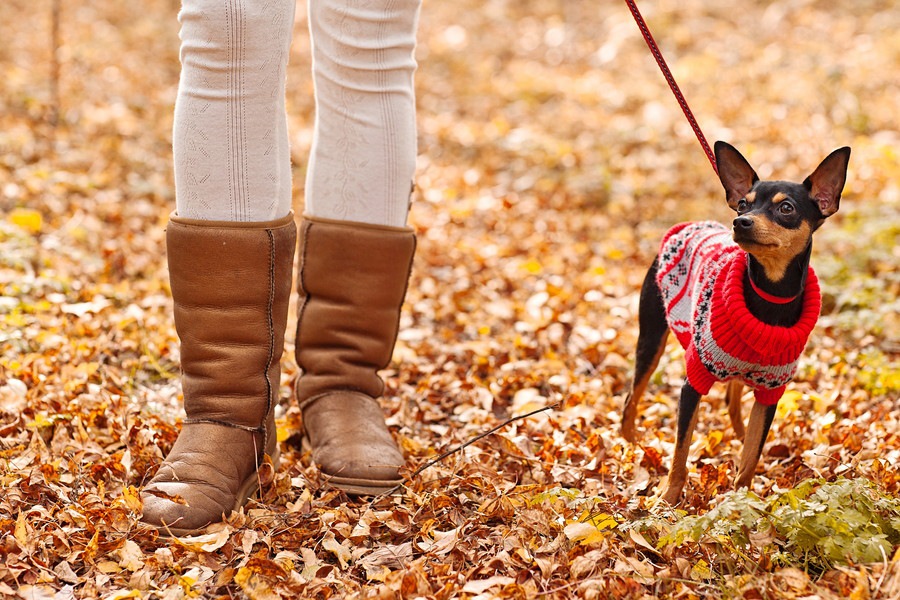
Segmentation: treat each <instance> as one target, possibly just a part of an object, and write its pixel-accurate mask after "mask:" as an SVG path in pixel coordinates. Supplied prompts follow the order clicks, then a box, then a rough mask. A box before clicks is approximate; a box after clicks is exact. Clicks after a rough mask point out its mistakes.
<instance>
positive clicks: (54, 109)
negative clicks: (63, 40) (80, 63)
mask: <svg viewBox="0 0 900 600" xmlns="http://www.w3.org/2000/svg"><path fill="white" fill-rule="evenodd" d="M59 28H60V0H53V3H52V5H51V8H50V46H51V48H50V125H51V126H52V127H53V129H54V135H55V129H56V125H57V124H58V123H59V113H60V97H59V71H60V69H59V45H60V39H59Z"/></svg>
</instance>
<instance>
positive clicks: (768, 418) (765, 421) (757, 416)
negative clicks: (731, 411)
mask: <svg viewBox="0 0 900 600" xmlns="http://www.w3.org/2000/svg"><path fill="white" fill-rule="evenodd" d="M777 406H778V405H777V404H770V405H765V404H760V403H759V402H754V403H753V408H752V409H750V420H749V422H748V423H747V436H746V437H745V438H744V450H743V452H742V453H741V467H740V469H739V470H738V476H737V482H736V483H735V484H734V487H735V489H740V488H742V487H746V488H749V487H750V482H751V481H752V480H753V474H754V473H755V472H756V465H757V464H758V463H759V456H760V454H762V449H763V444H765V443H766V436H767V435H769V428H770V427H771V426H772V419H774V418H775V409H776V407H777Z"/></svg>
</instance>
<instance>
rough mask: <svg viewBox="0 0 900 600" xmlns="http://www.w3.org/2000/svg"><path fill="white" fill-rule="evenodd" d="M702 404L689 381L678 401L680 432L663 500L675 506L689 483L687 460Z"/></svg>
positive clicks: (682, 389) (698, 393)
mask: <svg viewBox="0 0 900 600" xmlns="http://www.w3.org/2000/svg"><path fill="white" fill-rule="evenodd" d="M699 403H700V392H698V391H697V390H695V389H694V388H693V387H691V384H689V383H688V382H687V381H685V382H684V387H682V388H681V398H679V400H678V431H677V433H676V436H677V437H676V439H675V454H674V455H673V456H672V467H671V468H670V469H669V481H668V483H667V484H666V491H665V492H663V496H662V497H663V500H665V501H666V502H668V503H669V504H672V505H674V504H675V503H677V502H678V499H679V498H680V497H681V490H682V489H684V484H685V483H686V482H687V459H688V451H690V449H691V438H692V437H693V436H694V428H695V427H696V426H697V417H698V415H699V413H698V412H697V405H698V404H699Z"/></svg>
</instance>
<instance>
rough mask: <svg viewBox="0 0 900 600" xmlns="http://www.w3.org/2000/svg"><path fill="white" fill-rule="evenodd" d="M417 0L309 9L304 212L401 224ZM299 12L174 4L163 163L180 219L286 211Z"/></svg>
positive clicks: (245, 0) (365, 0)
mask: <svg viewBox="0 0 900 600" xmlns="http://www.w3.org/2000/svg"><path fill="white" fill-rule="evenodd" d="M420 4H421V0H309V28H310V35H311V36H312V48H313V83H314V88H315V99H316V119H315V127H314V136H313V145H312V153H311V156H310V159H309V168H308V170H307V177H306V204H305V211H306V213H307V214H309V215H311V216H315V217H325V218H330V219H338V220H345V221H359V222H364V223H374V224H379V225H392V226H403V225H405V223H406V216H407V212H408V208H409V195H410V186H411V182H412V178H413V174H414V170H415V159H416V125H415V96H414V92H413V73H414V71H415V68H416V63H415V59H414V57H413V54H414V50H415V36H416V27H417V23H418V14H419V6H420ZM294 5H295V0H183V2H182V9H181V12H180V13H179V20H180V22H181V63H182V70H181V80H180V83H179V86H178V97H177V100H176V104H175V126H174V131H173V152H174V159H175V188H176V211H177V213H178V214H179V216H182V217H186V218H193V219H205V220H219V221H268V220H272V219H276V218H279V217H282V216H284V215H285V214H287V213H288V211H289V210H290V209H291V168H290V167H291V165H290V149H289V144H288V131H287V119H286V115H285V106H284V92H285V71H286V68H287V62H288V54H289V48H290V43H291V32H292V29H293V23H294Z"/></svg>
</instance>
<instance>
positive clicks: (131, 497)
mask: <svg viewBox="0 0 900 600" xmlns="http://www.w3.org/2000/svg"><path fill="white" fill-rule="evenodd" d="M122 498H123V499H124V500H125V506H127V507H128V509H129V510H130V511H131V512H134V513H139V512H141V511H143V510H144V503H143V502H141V493H140V492H139V491H138V489H137V488H136V487H134V486H133V485H127V486H125V487H124V488H123V489H122Z"/></svg>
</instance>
